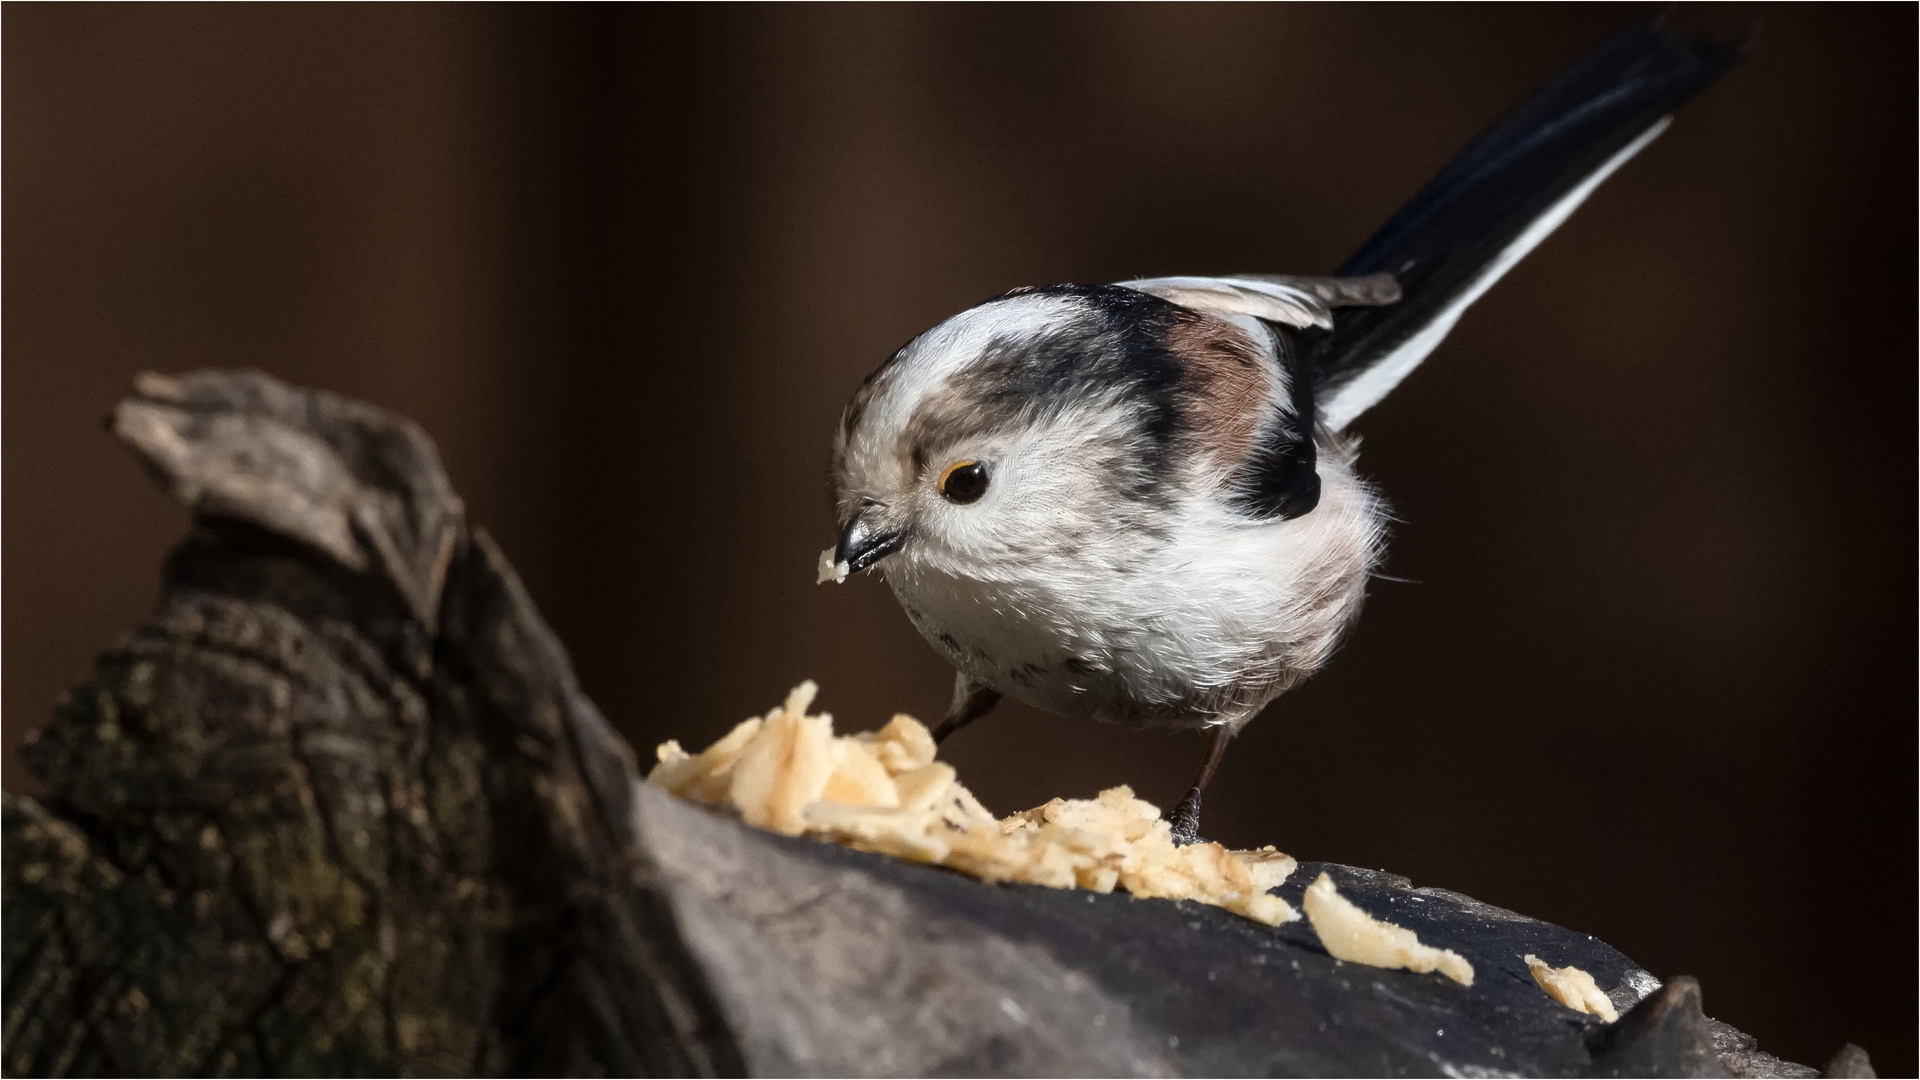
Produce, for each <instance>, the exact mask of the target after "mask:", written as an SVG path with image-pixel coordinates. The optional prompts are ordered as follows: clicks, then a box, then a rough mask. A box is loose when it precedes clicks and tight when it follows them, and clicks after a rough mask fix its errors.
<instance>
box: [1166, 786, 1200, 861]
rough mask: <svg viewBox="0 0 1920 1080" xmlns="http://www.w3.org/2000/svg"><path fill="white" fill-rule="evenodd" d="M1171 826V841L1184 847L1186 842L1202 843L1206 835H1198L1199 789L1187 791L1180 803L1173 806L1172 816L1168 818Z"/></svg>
mask: <svg viewBox="0 0 1920 1080" xmlns="http://www.w3.org/2000/svg"><path fill="white" fill-rule="evenodd" d="M1168 824H1170V825H1172V826H1173V842H1174V843H1175V844H1176V845H1178V846H1180V847H1186V846H1187V845H1188V844H1204V843H1206V842H1207V839H1206V837H1204V836H1201V835H1200V789H1199V788H1194V789H1193V790H1191V791H1189V792H1187V797H1186V798H1184V799H1181V800H1180V805H1179V806H1176V807H1174V808H1173V817H1172V818H1170V819H1168Z"/></svg>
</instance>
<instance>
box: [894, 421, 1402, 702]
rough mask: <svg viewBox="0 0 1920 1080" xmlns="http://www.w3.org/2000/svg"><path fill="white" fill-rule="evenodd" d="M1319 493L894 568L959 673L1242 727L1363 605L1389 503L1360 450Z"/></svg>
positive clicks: (1057, 697) (931, 638) (923, 627)
mask: <svg viewBox="0 0 1920 1080" xmlns="http://www.w3.org/2000/svg"><path fill="white" fill-rule="evenodd" d="M1328 464H1330V465H1331V466H1333V467H1332V468H1327V469H1325V473H1326V478H1327V480H1328V481H1330V482H1329V483H1327V484H1326V487H1325V494H1324V495H1323V498H1322V502H1321V506H1320V507H1319V509H1317V510H1316V511H1315V512H1314V513H1312V514H1308V515H1306V516H1305V517H1302V518H1300V519H1297V520H1293V521H1265V522H1255V521H1249V520H1247V519H1244V518H1238V517H1233V516H1230V515H1228V514H1226V513H1224V512H1210V510H1211V508H1206V507H1200V508H1194V509H1193V510H1191V512H1189V513H1187V514H1185V515H1183V516H1182V518H1181V520H1182V521H1183V522H1184V525H1183V527H1181V528H1180V529H1179V530H1178V531H1177V532H1176V533H1175V534H1173V535H1171V536H1165V537H1160V538H1149V537H1146V536H1141V535H1120V536H1116V537H1113V538H1111V539H1110V541H1109V542H1108V543H1105V544H1103V545H1100V546H1097V547H1092V548H1082V549H1080V550H1078V551H1076V552H1074V553H1073V555H1072V556H1071V557H1068V556H1060V557H1052V558H1043V559H1039V560H1036V561H1034V562H1031V563H1028V564H1025V565H1024V566H1022V567H1021V568H1020V569H1019V572H1017V573H1002V574H1001V575H999V576H997V577H992V578H988V577H986V576H985V575H980V576H974V575H969V574H967V573H964V572H960V571H958V570H956V569H953V568H949V567H947V566H943V565H940V564H939V563H936V562H933V561H932V560H923V559H907V560H902V561H901V563H900V564H898V565H893V566H887V568H886V573H887V579H888V582H889V584H891V585H892V586H893V590H894V593H895V595H896V596H898V597H899V599H900V603H901V606H902V607H904V608H905V609H906V611H907V616H908V618H910V619H911V620H912V621H913V624H914V626H915V627H916V628H918V629H919V631H920V633H921V635H922V636H924V637H925V638H926V639H927V641H928V642H930V643H931V644H932V645H933V647H934V648H935V649H936V650H938V651H939V652H940V653H941V654H942V655H944V656H945V657H946V658H947V659H948V661H949V662H951V663H952V664H953V665H954V666H955V667H956V668H958V669H959V670H960V671H961V672H963V673H965V674H966V675H967V676H968V677H969V678H972V679H973V680H975V681H977V682H981V683H984V684H986V685H987V686H990V687H992V688H994V689H995V690H998V691H1000V692H1001V693H1003V694H1006V695H1007V696H1009V697H1012V698H1014V699H1016V700H1018V701H1023V702H1026V703H1027V704H1029V705H1033V706H1034V707H1036V708H1040V709H1044V710H1046V711H1048V712H1054V713H1060V714H1063V715H1068V716H1085V717H1091V718H1094V719H1098V720H1109V721H1118V722H1123V723H1129V722H1130V723H1147V724H1168V725H1176V726H1198V725H1208V724H1217V723H1230V724H1233V725H1235V726H1236V727H1238V726H1239V725H1241V724H1244V723H1245V722H1246V721H1247V720H1249V719H1251V718H1252V716H1253V715H1254V714H1255V713H1257V712H1258V711H1259V710H1260V709H1261V708H1262V707H1263V706H1265V705H1266V704H1267V702H1269V701H1271V700H1272V699H1273V698H1275V697H1277V696H1278V695H1279V694H1281V693H1282V692H1284V691H1285V690H1286V689H1287V688H1289V687H1290V686H1292V685H1293V684H1294V683H1296V682H1298V681H1299V680H1300V679H1302V678H1305V677H1306V676H1307V675H1309V674H1311V673H1312V672H1313V671H1315V670H1316V669H1318V668H1319V667H1320V665H1321V664H1322V663H1324V662H1325V661H1326V659H1327V657H1328V655H1329V654H1331V652H1332V651H1333V647H1334V645H1335V643H1336V642H1337V640H1338V638H1339V636H1340V634H1341V632H1342V630H1343V629H1344V628H1345V627H1346V625H1347V623H1348V622H1349V621H1351V619H1352V618H1353V616H1354V615H1355V614H1357V613H1358V610H1359V605H1360V599H1361V596H1362V594H1363V592H1364V588H1365V584H1366V577H1367V573H1368V571H1369V570H1370V569H1371V566H1372V562H1373V559H1374V557H1375V552H1376V550H1377V537H1378V518H1377V513H1378V511H1377V508H1376V505H1375V504H1374V503H1373V501H1372V499H1371V497H1370V496H1369V495H1368V494H1367V493H1366V492H1365V491H1364V489H1363V488H1362V487H1361V486H1360V485H1359V484H1358V483H1357V482H1356V481H1355V480H1354V479H1353V478H1352V476H1351V473H1350V472H1349V471H1348V470H1347V469H1346V468H1345V465H1346V462H1345V461H1343V460H1339V459H1337V458H1336V459H1335V460H1334V461H1332V462H1329V463H1328Z"/></svg>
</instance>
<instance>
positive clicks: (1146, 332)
mask: <svg viewBox="0 0 1920 1080" xmlns="http://www.w3.org/2000/svg"><path fill="white" fill-rule="evenodd" d="M1735 57H1736V50H1734V49H1733V48H1731V47H1728V46H1725V45H1721V44H1717V43H1714V42H1711V41H1706V40H1699V39H1692V38H1685V37H1681V36H1678V35H1675V34H1672V33H1669V32H1667V31H1665V30H1662V29H1660V28H1657V27H1654V26H1641V27H1637V28H1635V29H1632V30H1629V31H1627V32H1626V33H1623V34H1621V35H1620V36H1618V37H1616V38H1614V39H1613V40H1611V41H1609V42H1607V43H1606V44H1605V45H1602V46H1601V47H1600V48H1599V49H1597V50H1595V51H1594V52H1592V53H1591V54H1589V55H1588V56H1586V57H1585V58H1584V59H1582V60H1580V61H1579V62H1578V63H1576V64H1575V65H1574V66H1573V67H1571V68H1569V69H1568V70H1567V71H1565V72H1564V73H1562V74H1561V75H1560V76H1559V77H1557V78H1555V79H1554V80H1553V81H1552V82H1551V83H1549V84H1547V85H1546V86H1545V87H1543V88H1542V89H1541V90H1539V91H1538V92H1537V93H1535V94H1534V95H1533V96H1532V97H1530V98H1528V99H1527V100H1526V101H1525V102H1524V103H1523V104H1521V105H1520V107H1519V108H1517V109H1515V110H1514V111H1512V112H1511V113H1509V114H1508V115H1507V116H1506V117H1504V118H1503V119H1501V120H1500V121H1499V122H1498V123H1496V124H1494V125H1493V127H1491V128H1490V129H1488V130H1487V131H1486V132H1485V133H1483V134H1482V135H1481V136H1480V137H1479V138H1477V139H1475V140H1474V141H1473V142H1472V143H1471V144H1469V145H1468V146H1467V148H1466V149H1465V150H1463V151H1461V152H1460V154H1459V155H1458V156H1456V157H1455V158H1454V159H1453V160H1452V161H1451V162H1449V163H1448V164H1447V166H1446V167H1445V168H1444V169H1442V170H1441V171H1440V174H1439V175H1438V176H1436V177H1434V178H1433V180H1432V181H1430V182H1429V183H1428V184H1427V185H1426V187H1424V188H1422V189H1421V190H1420V192H1419V193H1418V194H1417V195H1415V196H1414V198H1413V201H1412V202H1410V203H1408V204H1407V205H1406V206H1405V207H1404V208H1403V209H1401V210H1400V212H1399V213H1397V214H1395V215H1394V216H1393V218H1392V219H1391V220H1389V221H1388V222H1387V224H1386V225H1385V226H1384V227H1383V228H1382V229H1381V230H1380V231H1379V232H1378V233H1377V234H1375V235H1374V237H1373V238H1372V239H1371V240H1369V241H1367V242H1366V244H1364V245H1362V246H1361V248H1360V250H1359V251H1358V252H1356V253H1355V254H1354V256H1353V257H1352V258H1350V259H1348V260H1347V261H1346V263H1345V264H1344V265H1343V266H1341V267H1340V269H1339V270H1338V271H1337V272H1336V274H1335V275H1334V276H1332V277H1284V276H1268V275H1259V274H1242V275H1236V276H1229V277H1163V278H1149V279H1144V280H1138V281H1128V282H1123V283H1121V284H1117V285H1051V286H1043V287H1037V288H1022V289H1015V290H1013V291H1011V292H1008V293H1005V294H1003V295H1001V296H998V297H996V298H994V299H992V300H989V301H987V302H986V303H984V304H981V305H980V306H978V307H975V308H972V309H970V310H968V311H964V312H961V313H960V314H958V315H955V316H953V317H952V318H950V319H948V320H946V321H945V322H943V323H941V324H940V325H938V326H936V327H934V328H933V329H931V330H929V331H927V332H926V333H924V334H921V335H920V336H919V337H917V338H914V339H913V340H912V341H910V342H908V343H907V344H906V345H905V346H904V347H903V348H901V349H900V350H899V351H898V352H896V353H894V354H893V356H892V357H890V358H889V359H888V360H887V362H886V363H884V364H882V365H881V366H880V369H879V370H878V371H876V372H874V373H873V374H872V375H871V376H869V377H868V378H867V380H866V381H865V382H864V383H862V384H861V386H860V388H859V390H858V391H857V392H856V393H855V394H854V396H853V400H852V401H851V402H850V403H849V404H848V405H847V408H846V412H845V415H844V416H843V417H842V419H841V422H840V428H839V431H838V433H837V435H836V436H835V439H834V452H833V483H834V488H835V497H836V505H837V510H838V515H839V522H840V538H839V542H838V544H837V545H836V546H835V547H834V548H833V549H831V550H830V551H828V552H826V553H823V554H822V556H821V577H822V580H829V579H833V580H843V579H844V578H845V577H846V575H847V574H848V573H849V572H854V571H859V570H864V569H867V568H869V567H873V568H876V569H878V570H879V571H880V572H881V573H882V574H883V575H884V576H885V577H886V580H887V583H888V584H889V585H890V586H892V588H893V591H894V594H895V595H896V596H897V597H898V598H899V600H900V604H901V606H902V607H904V608H905V609H906V612H907V617H908V618H909V619H911V620H912V621H913V625H914V626H915V627H916V628H917V629H918V630H919V631H920V633H921V634H922V635H923V636H924V637H925V638H926V639H927V641H928V642H930V643H931V644H932V645H933V647H934V648H935V649H936V650H938V651H939V652H940V654H941V655H942V656H944V657H946V658H947V660H949V661H950V662H951V663H952V664H953V666H954V668H955V669H956V670H957V671H958V678H957V680H956V683H955V688H954V695H953V704H952V707H951V709H950V710H949V712H948V713H947V716H946V718H945V719H944V720H943V721H942V722H941V724H940V726H939V730H938V732H937V737H939V738H945V737H946V736H947V735H950V734H952V733H953V732H954V731H955V730H957V729H959V728H960V727H962V726H964V725H966V724H967V723H969V722H971V721H972V720H974V719H976V718H978V717H979V716H980V715H981V714H983V713H985V712H986V711H987V710H989V709H991V708H992V707H993V705H994V704H995V703H996V702H997V701H998V700H999V699H1000V697H1001V696H1002V695H1008V696H1011V697H1014V698H1016V699H1018V700H1020V701H1024V702H1026V703H1028V704H1030V705H1033V706H1035V707H1037V708H1040V709H1044V710H1047V711H1049V712H1055V713H1061V714H1066V715H1070V716H1081V717H1088V718H1091V719H1095V720H1107V721H1118V722H1124V723H1144V724H1151V725H1164V726H1167V727H1175V728H1189V729H1202V730H1209V731H1211V732H1212V733H1213V742H1212V746H1211V751H1210V753H1209V754H1208V757H1207V759H1206V764H1205V767H1204V768H1203V769H1202V771H1201V773H1200V776H1199V778H1198V780H1197V782H1196V783H1195V784H1194V786H1193V789H1192V791H1190V792H1189V793H1188V795H1187V797H1186V798H1185V799H1184V800H1183V801H1182V802H1181V804H1180V806H1179V807H1178V808H1177V809H1176V811H1175V814H1174V818H1173V823H1174V828H1175V832H1176V835H1178V836H1179V837H1181V838H1182V839H1185V840H1191V839H1193V838H1194V837H1196V836H1197V835H1198V825H1199V811H1200V796H1201V792H1202V791H1203V790H1204V788H1205V787H1206V784H1207V781H1208V779H1209V778H1210V777H1211V776H1212V774H1213V771H1214V769H1215V767H1216V766H1217V765H1218V764H1219V761H1220V756H1221V754H1222V753H1223V751H1224V750H1225V748H1226V745H1227V742H1228V740H1229V739H1230V738H1231V737H1232V736H1233V734H1234V733H1236V732H1238V731H1239V730H1240V729H1241V728H1242V727H1243V726H1245V725H1246V723H1247V722H1248V721H1249V720H1251V719H1253V717H1254V716H1255V715H1256V714H1258V713H1259V712H1260V710H1261V709H1262V708H1264V707H1265V706H1266V705H1267V704H1268V703H1269V702H1271V701H1273V699H1274V698H1276V697H1278V696H1279V695H1280V694H1282V693H1284V692H1285V691H1286V690H1287V689H1288V688H1289V687H1292V686H1294V685H1295V684H1297V683H1299V682H1300V681H1301V680H1302V679H1305V678H1306V677H1307V676H1309V675H1311V674H1313V672H1314V671H1316V670H1318V669H1319V667H1320V666H1321V665H1322V664H1324V663H1325V662H1326V661H1327V658H1328V656H1329V655H1330V654H1331V653H1332V652H1333V650H1334V647H1335V645H1336V644H1337V643H1338V642H1339V640H1340V638H1341V635H1342V634H1343V633H1344V632H1345V631H1346V629H1347V627H1348V626H1349V624H1351V623H1352V622H1353V619H1354V616H1355V615H1356V614H1357V613H1358V612H1359V610H1360V602H1361V598H1362V596H1363V595H1364V594H1365V591H1366V584H1367V578H1368V575H1369V574H1370V573H1371V572H1372V571H1373V569H1374V567H1375V566H1376V564H1377V563H1378V561H1379V559H1380V556H1381V547H1382V533H1383V520H1384V516H1383V512H1382V506H1381V502H1380V499H1379V498H1378V497H1377V496H1376V495H1375V494H1374V492H1373V490H1372V489H1371V488H1369V487H1368V486H1367V484H1366V483H1365V482H1364V481H1363V480H1362V479H1361V478H1360V476H1359V475H1358V474H1357V473H1356V472H1355V468H1354V444H1353V442H1352V441H1350V440H1349V438H1348V437H1347V435H1346V434H1345V433H1346V431H1347V429H1348V426H1349V425H1350V424H1351V423H1352V422H1353V420H1354V419H1355V418H1356V417H1358V416H1360V414H1362V413H1364V412H1365V411H1366V410H1367V409H1368V408H1369V407H1371V406H1372V405H1373V404H1374V403H1375V402H1377V401H1379V400H1380V399H1381V398H1382V397H1383V396H1385V395H1386V393H1387V392H1388V391H1390V390H1392V389H1393V388H1394V386H1396V385H1397V384H1398V383H1399V382H1400V380H1402V379H1404V378H1405V377H1406V376H1407V374H1408V373H1409V372H1410V371H1412V370H1413V369H1414V368H1415V367H1416V366H1417V365H1419V363H1420V362H1421V361H1422V360H1424V359H1425V358H1426V357H1427V354H1429V353H1431V352H1432V351H1433V350H1434V348H1435V347H1436V346H1437V345H1439V344H1440V342H1441V340H1442V339H1443V338H1445V337H1446V335H1447V332H1448V331H1449V330H1451V329H1452V328H1453V325H1454V323H1455V322H1456V321H1457V320H1458V319H1459V318H1460V316H1461V313H1462V312H1464V311H1465V310H1466V308H1467V306H1468V305H1470V304H1472V303H1473V302H1474V301H1475V300H1476V299H1478V298H1479V297H1480V295H1481V294H1482V293H1484V292H1486V290H1487V289H1488V288H1489V287H1491V286H1492V285H1493V284H1494V282H1496V281H1498V280H1499V279H1500V277H1501V275H1503V274H1505V273H1506V272H1507V271H1508V270H1509V269H1511V268H1512V267H1513V265H1514V264H1515V263H1516V262H1518V261H1519V260H1520V259H1521V258H1522V257H1524V256H1525V255H1526V254H1527V253H1528V252H1529V251H1531V250H1533V248H1534V247H1535V246H1536V245H1538V244H1539V243H1540V242H1541V241H1542V240H1544V239H1545V238H1546V237H1547V235H1548V234H1549V233H1551V232H1552V231H1553V230H1554V229H1555V228H1556V227H1557V226H1558V225H1559V224H1560V223H1561V222H1562V221H1564V220H1566V218H1567V216H1568V215H1569V214H1571V213H1572V212H1573V211H1574V209H1575V208H1576V207H1578V206H1579V205H1580V203H1581V202H1582V201H1584V200H1585V199H1586V198H1587V196H1588V195H1590V194H1592V192H1593V190H1594V188H1595V187H1597V186H1598V185H1599V184H1600V183H1601V181H1603V180H1605V179H1606V178H1607V177H1608V176H1609V175H1611V174H1612V173H1613V171H1614V170H1615V169H1617V168H1619V167H1620V166H1621V165H1623V164H1624V163H1625V162H1626V161H1627V160H1628V159H1629V158H1631V157H1633V155H1634V154H1636V153H1638V152H1639V151H1640V150H1641V149H1642V148H1643V147H1645V146H1646V145H1647V144H1648V143H1649V142H1650V141H1652V140H1653V139H1654V138H1655V137H1656V136H1658V135H1659V134H1660V133H1661V132H1662V131H1664V130H1665V129H1666V127H1667V124H1668V120H1669V114H1670V113H1671V112H1672V111H1673V110H1674V109H1675V108H1677V107H1678V106H1679V105H1680V104H1681V103H1683V102H1684V101H1686V100H1687V99H1688V98H1690V97H1692V96H1693V95H1694V94H1695V93H1696V92H1698V91H1699V90H1701V89H1702V88H1703V87H1705V86H1706V85H1707V84H1708V83H1710V82H1712V81H1713V80H1714V79H1715V78H1716V77H1718V76H1719V75H1720V74H1721V73H1722V72H1723V71H1725V70H1726V69H1727V68H1728V67H1729V66H1730V65H1731V64H1732V63H1733V61H1734V59H1735Z"/></svg>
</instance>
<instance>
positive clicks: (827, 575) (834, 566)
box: [814, 548, 849, 585]
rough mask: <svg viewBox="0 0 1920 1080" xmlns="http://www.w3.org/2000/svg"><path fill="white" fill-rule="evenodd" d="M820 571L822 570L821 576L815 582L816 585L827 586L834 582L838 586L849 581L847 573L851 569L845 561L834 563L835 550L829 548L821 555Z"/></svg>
mask: <svg viewBox="0 0 1920 1080" xmlns="http://www.w3.org/2000/svg"><path fill="white" fill-rule="evenodd" d="M819 570H820V576H819V577H818V578H817V579H815V581H814V584H815V585H825V584H826V583H827V582H829V581H831V582H833V583H834V584H835V585H838V584H840V583H841V582H843V581H845V580H847V572H848V570H849V567H848V566H847V561H846V560H845V559H842V560H840V561H839V562H834V561H833V549H832V548H828V549H827V550H825V551H823V552H821V553H820V567H819Z"/></svg>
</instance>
